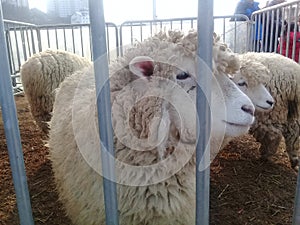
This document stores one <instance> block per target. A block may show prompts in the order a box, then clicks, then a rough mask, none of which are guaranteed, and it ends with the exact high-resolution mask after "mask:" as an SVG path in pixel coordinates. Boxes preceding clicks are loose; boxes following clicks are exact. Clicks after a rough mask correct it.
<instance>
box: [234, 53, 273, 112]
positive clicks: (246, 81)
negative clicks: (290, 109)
mask: <svg viewBox="0 0 300 225" xmlns="http://www.w3.org/2000/svg"><path fill="white" fill-rule="evenodd" d="M240 63H241V67H240V70H239V71H238V72H237V73H235V74H233V76H232V80H233V82H234V83H236V84H237V85H238V87H239V88H240V89H241V90H242V91H243V92H244V93H245V94H246V95H247V96H248V97H249V98H250V99H251V101H252V103H253V104H254V106H255V109H256V110H258V111H269V110H271V109H272V108H273V106H274V102H275V100H274V98H273V97H272V96H271V94H270V93H269V91H268V90H267V88H266V87H265V85H266V84H267V83H268V82H270V78H271V75H270V70H269V69H268V68H267V67H266V66H265V65H263V64H262V63H260V62H259V61H254V60H252V59H248V58H247V57H246V58H244V57H241V59H240Z"/></svg>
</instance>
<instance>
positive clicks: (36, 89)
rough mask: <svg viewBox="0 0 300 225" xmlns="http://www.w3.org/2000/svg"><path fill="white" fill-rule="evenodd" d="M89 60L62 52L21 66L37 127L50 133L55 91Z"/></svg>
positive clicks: (46, 54)
mask: <svg viewBox="0 0 300 225" xmlns="http://www.w3.org/2000/svg"><path fill="white" fill-rule="evenodd" d="M90 64H91V62H89V61H88V60H87V59H86V58H83V57H80V56H78V55H75V54H73V53H70V52H66V51H62V50H51V49H48V50H46V51H43V52H40V53H37V54H34V55H33V56H32V57H30V58H29V59H28V60H27V61H26V62H25V63H24V64H23V65H22V67H21V80H22V86H23V89H24V93H25V95H26V97H27V100H28V102H29V105H30V110H31V114H32V116H33V118H34V119H35V121H36V123H37V125H38V126H39V127H40V128H41V130H42V131H43V132H45V133H48V129H49V128H48V122H49V121H50V118H51V112H52V108H53V102H54V99H55V93H54V90H55V89H56V88H57V87H58V86H59V84H60V83H61V82H62V81H63V80H64V79H65V77H67V76H69V75H71V74H72V73H73V72H75V71H76V70H78V69H82V68H83V67H85V66H88V65H90Z"/></svg>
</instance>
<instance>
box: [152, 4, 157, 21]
mask: <svg viewBox="0 0 300 225" xmlns="http://www.w3.org/2000/svg"><path fill="white" fill-rule="evenodd" d="M152 13H153V16H152V17H153V18H152V19H153V20H156V19H157V14H156V0H152Z"/></svg>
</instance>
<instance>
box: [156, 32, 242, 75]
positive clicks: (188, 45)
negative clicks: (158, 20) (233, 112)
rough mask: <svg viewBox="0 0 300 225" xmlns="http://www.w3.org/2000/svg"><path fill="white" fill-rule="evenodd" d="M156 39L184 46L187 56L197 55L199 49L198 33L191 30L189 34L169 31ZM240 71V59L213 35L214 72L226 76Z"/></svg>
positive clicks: (160, 34) (218, 37) (158, 35)
mask: <svg viewBox="0 0 300 225" xmlns="http://www.w3.org/2000/svg"><path fill="white" fill-rule="evenodd" d="M155 37H157V38H159V39H161V40H165V41H168V42H172V43H177V44H178V45H181V46H183V48H184V50H185V52H186V54H191V55H195V54H196V51H197V48H198V33H197V31H196V30H190V31H189V32H188V33H187V34H184V33H183V31H169V32H168V34H167V33H165V32H161V33H158V34H157V35H156V36H155ZM239 69H240V61H239V57H238V55H237V54H236V53H234V52H232V51H231V49H230V48H228V47H227V45H226V44H225V43H223V42H221V39H220V36H218V35H217V34H216V33H214V34H213V71H214V72H218V71H221V72H222V73H226V74H233V73H236V72H237V71H238V70H239Z"/></svg>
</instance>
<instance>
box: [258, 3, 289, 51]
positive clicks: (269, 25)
mask: <svg viewBox="0 0 300 225" xmlns="http://www.w3.org/2000/svg"><path fill="white" fill-rule="evenodd" d="M283 2H286V0H272V1H269V2H268V3H267V5H266V7H271V6H274V5H278V4H280V3H283ZM278 10H279V13H278V15H279V16H278V18H277V10H274V14H273V15H274V16H272V12H270V14H269V15H270V16H269V18H268V17H267V16H266V17H265V24H266V25H265V26H264V31H263V32H264V36H263V37H264V38H263V41H262V42H263V43H262V47H263V51H264V52H276V48H277V44H278V42H277V41H278V38H279V37H280V33H281V29H284V26H285V24H286V22H285V21H284V19H283V18H282V10H281V9H278ZM282 24H283V25H284V26H282ZM276 27H277V28H278V31H277V35H276Z"/></svg>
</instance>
